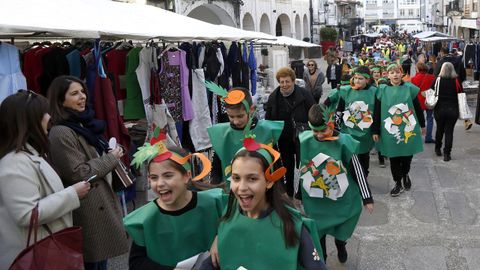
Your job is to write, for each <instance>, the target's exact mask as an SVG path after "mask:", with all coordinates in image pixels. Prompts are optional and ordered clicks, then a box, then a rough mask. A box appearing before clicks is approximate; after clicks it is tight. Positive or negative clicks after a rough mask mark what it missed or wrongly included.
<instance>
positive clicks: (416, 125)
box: [372, 64, 425, 197]
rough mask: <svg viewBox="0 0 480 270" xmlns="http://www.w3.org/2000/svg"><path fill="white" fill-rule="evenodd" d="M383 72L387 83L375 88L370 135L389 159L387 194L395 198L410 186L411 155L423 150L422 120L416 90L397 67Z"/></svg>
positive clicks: (423, 131)
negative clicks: (389, 179) (390, 175)
mask: <svg viewBox="0 0 480 270" xmlns="http://www.w3.org/2000/svg"><path fill="white" fill-rule="evenodd" d="M387 72H388V78H389V79H390V82H389V83H388V84H382V85H380V86H379V88H378V91H377V97H376V99H377V100H376V101H375V111H374V117H373V127H372V133H373V140H374V141H375V142H378V148H379V149H378V150H379V151H380V152H381V153H382V155H384V156H386V157H388V158H389V159H390V170H391V172H392V177H393V181H394V182H395V187H394V188H393V189H392V190H391V191H390V195H391V196H393V197H395V196H398V195H400V193H402V192H403V191H404V190H410V188H411V186H412V182H411V178H410V176H409V172H410V165H411V163H412V158H413V155H414V154H416V153H420V152H422V151H423V143H422V137H421V135H423V134H425V119H424V118H423V111H422V108H421V107H420V103H419V102H418V98H417V95H418V92H419V90H420V89H419V88H418V87H416V86H415V85H413V84H411V83H409V82H403V81H402V74H403V71H402V67H401V66H400V65H399V64H390V65H389V66H388V67H387ZM420 127H421V130H420ZM402 182H403V183H402Z"/></svg>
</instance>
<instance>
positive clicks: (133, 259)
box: [123, 131, 224, 269]
mask: <svg viewBox="0 0 480 270" xmlns="http://www.w3.org/2000/svg"><path fill="white" fill-rule="evenodd" d="M157 133H158V131H157ZM163 139H165V136H164V135H159V138H153V139H152V141H151V142H150V143H145V145H144V146H142V147H140V148H139V150H138V152H137V153H135V155H134V157H135V158H134V160H133V161H132V164H133V165H137V166H140V165H141V164H142V163H143V162H145V161H146V162H148V180H149V182H150V186H151V188H152V190H153V191H154V192H155V193H156V194H157V195H158V198H157V199H155V200H154V201H152V202H149V203H148V204H146V205H144V206H143V207H141V208H139V209H137V210H135V211H133V212H132V213H130V214H129V215H127V216H126V217H125V218H124V220H123V221H124V225H125V228H126V230H127V232H128V234H129V235H130V237H131V238H132V239H133V243H132V247H131V250H130V257H129V268H130V269H174V268H182V267H187V266H188V267H189V268H188V269H190V268H191V267H192V263H190V264H188V263H186V262H185V261H186V260H188V259H191V261H192V262H193V263H195V262H196V261H198V263H200V261H201V258H205V257H207V256H199V257H196V256H198V255H199V254H203V253H205V252H206V251H208V250H209V249H210V247H211V245H212V243H213V240H214V239H215V235H216V234H217V227H218V221H219V219H220V217H221V214H222V211H223V208H224V204H223V196H222V194H223V191H222V190H220V189H211V190H208V191H201V192H194V191H190V190H188V189H187V186H188V185H189V184H190V182H191V181H197V180H200V179H202V178H203V177H205V176H206V175H207V174H208V173H209V172H210V169H211V164H210V161H209V160H208V159H207V157H205V156H204V155H203V154H197V153H195V154H187V152H186V151H185V150H183V149H180V148H176V147H175V148H171V147H168V148H167V147H166V146H165V144H164V142H163ZM192 157H198V158H199V159H200V161H201V162H202V163H203V171H202V172H201V173H200V174H199V175H197V176H196V177H194V178H193V179H192V172H191V164H190V159H191V158H192Z"/></svg>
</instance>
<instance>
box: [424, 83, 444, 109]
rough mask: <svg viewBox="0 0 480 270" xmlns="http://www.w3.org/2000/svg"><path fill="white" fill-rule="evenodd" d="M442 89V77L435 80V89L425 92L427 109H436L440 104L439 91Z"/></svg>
mask: <svg viewBox="0 0 480 270" xmlns="http://www.w3.org/2000/svg"><path fill="white" fill-rule="evenodd" d="M439 87H440V77H438V78H437V79H436V80H435V85H434V89H432V88H430V89H428V90H427V91H425V107H427V108H428V109H429V110H432V109H433V108H435V105H437V102H438V91H439V90H438V89H439Z"/></svg>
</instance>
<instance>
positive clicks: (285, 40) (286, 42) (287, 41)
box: [255, 36, 320, 48]
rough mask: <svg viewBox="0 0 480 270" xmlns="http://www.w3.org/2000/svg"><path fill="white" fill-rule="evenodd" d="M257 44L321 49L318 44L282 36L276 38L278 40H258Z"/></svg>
mask: <svg viewBox="0 0 480 270" xmlns="http://www.w3.org/2000/svg"><path fill="white" fill-rule="evenodd" d="M255 43H256V44H269V45H282V46H295V47H305V48H311V47H320V45H318V44H314V43H310V42H305V41H303V40H298V39H294V38H291V37H286V36H280V37H276V40H257V41H256V42H255Z"/></svg>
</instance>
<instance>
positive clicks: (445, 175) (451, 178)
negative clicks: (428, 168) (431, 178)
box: [434, 166, 461, 188]
mask: <svg viewBox="0 0 480 270" xmlns="http://www.w3.org/2000/svg"><path fill="white" fill-rule="evenodd" d="M434 167H435V172H436V173H437V177H438V181H440V185H441V186H442V187H444V188H452V187H457V185H458V184H457V179H458V176H459V174H461V172H459V171H453V170H452V169H450V168H448V167H443V166H434Z"/></svg>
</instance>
